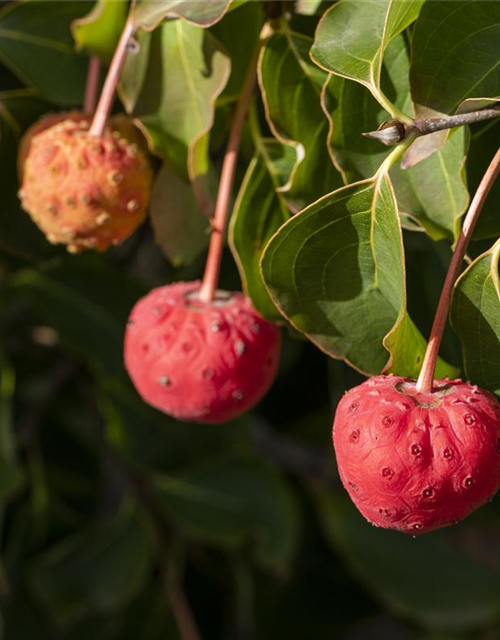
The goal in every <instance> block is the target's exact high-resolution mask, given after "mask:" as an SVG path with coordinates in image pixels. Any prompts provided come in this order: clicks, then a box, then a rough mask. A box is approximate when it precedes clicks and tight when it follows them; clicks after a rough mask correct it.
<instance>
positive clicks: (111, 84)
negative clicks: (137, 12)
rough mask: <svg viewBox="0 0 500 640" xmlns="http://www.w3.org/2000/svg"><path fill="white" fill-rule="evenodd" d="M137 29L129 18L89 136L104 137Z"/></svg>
mask: <svg viewBox="0 0 500 640" xmlns="http://www.w3.org/2000/svg"><path fill="white" fill-rule="evenodd" d="M135 29H136V27H135V25H134V22H133V20H132V17H129V18H128V20H127V22H126V23H125V27H124V29H123V32H122V35H121V37H120V40H119V42H118V45H117V47H116V51H115V54H114V56H113V59H112V60H111V64H110V66H109V71H108V75H107V76H106V80H105V82H104V86H103V88H102V92H101V97H100V98H99V103H98V105H97V109H96V111H95V114H94V119H93V120H92V124H91V125H90V129H89V134H90V135H91V136H97V137H99V136H102V132H103V131H104V127H105V126H106V121H107V119H108V116H109V113H110V111H111V107H112V104H113V98H114V96H115V90H116V85H117V84H118V80H119V78H120V73H121V71H122V69H123V65H124V64H125V58H126V57H127V45H128V43H129V41H130V38H131V37H132V36H133V34H134V31H135Z"/></svg>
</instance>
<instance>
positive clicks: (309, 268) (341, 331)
mask: <svg viewBox="0 0 500 640" xmlns="http://www.w3.org/2000/svg"><path fill="white" fill-rule="evenodd" d="M262 272H263V276H264V281H265V283H266V286H267V287H268V290H269V292H270V294H271V297H272V299H273V301H274V302H275V303H276V305H277V307H278V308H279V309H280V311H281V312H282V313H283V315H284V316H285V317H286V318H288V319H289V320H290V322H291V323H292V325H293V326H294V327H295V328H296V329H298V330H299V331H301V332H303V333H305V334H306V335H307V336H308V338H309V339H310V340H311V341H312V342H314V344H316V345H317V346H318V347H319V348H320V349H322V350H323V351H325V352H326V353H328V354H329V355H331V356H333V357H335V358H341V359H344V360H345V361H346V362H348V363H349V364H351V365H352V366H354V367H355V368H356V369H359V370H360V371H362V372H365V373H367V374H375V373H380V372H381V371H382V370H383V369H384V368H385V367H386V366H388V365H389V366H390V367H391V370H392V371H394V372H397V373H399V374H406V373H408V364H409V359H408V358H407V357H406V355H405V354H404V353H402V350H401V349H399V348H398V344H397V337H398V336H399V335H401V334H399V331H397V330H399V328H400V327H401V326H404V327H407V323H408V322H411V321H410V320H409V319H406V291H405V271H404V255H403V246H402V239H401V229H400V226H399V219H398V213H397V207H396V201H395V198H394V192H393V189H392V185H391V183H390V180H389V178H388V177H387V176H386V175H385V174H381V175H380V177H379V178H378V179H377V178H373V179H370V180H365V181H363V182H358V183H356V184H353V185H350V186H348V187H344V188H342V189H339V190H337V191H334V192H333V193H331V194H329V195H327V196H325V197H324V198H322V199H321V200H318V202H315V203H314V204H312V205H311V206H310V207H308V208H307V209H305V210H304V211H302V212H301V213H299V214H297V215H296V216H294V217H293V218H292V219H291V220H289V221H288V222H287V223H285V224H284V225H283V226H282V227H281V228H280V230H279V231H278V232H277V233H276V235H275V236H274V237H273V238H272V240H271V241H270V243H269V244H268V246H267V248H266V250H265V252H264V256H263V259H262ZM393 331H396V333H395V334H394V335H393V336H392V339H388V340H387V343H386V344H384V340H385V339H386V336H387V337H388V338H390V336H388V334H390V333H392V332H393ZM409 335H413V336H419V333H418V331H417V330H416V328H413V327H412V330H411V332H409V331H407V330H406V329H405V331H404V337H405V338H406V337H408V336H409ZM424 346H425V343H424V341H421V339H419V340H418V341H415V343H414V344H412V345H411V347H410V346H409V345H407V346H405V349H404V350H405V351H406V350H407V349H411V351H412V355H413V354H414V353H415V354H416V353H417V351H420V356H422V355H423V347H424ZM388 348H391V350H392V358H391V359H389V353H388V351H387V349H388ZM412 360H413V361H415V360H416V355H414V357H413V358H412ZM412 373H413V374H414V373H415V369H412ZM417 373H418V370H417Z"/></svg>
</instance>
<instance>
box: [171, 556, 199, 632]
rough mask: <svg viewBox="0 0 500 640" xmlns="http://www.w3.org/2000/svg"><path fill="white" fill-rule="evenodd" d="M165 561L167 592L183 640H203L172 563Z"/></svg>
mask: <svg viewBox="0 0 500 640" xmlns="http://www.w3.org/2000/svg"><path fill="white" fill-rule="evenodd" d="M165 561H166V567H165V570H164V584H165V592H166V594H167V596H168V600H169V602H170V606H171V607H172V613H173V614H174V618H175V622H176V623H177V628H178V630H179V633H180V636H181V638H182V640H202V638H201V635H200V632H199V630H198V626H197V624H196V621H195V619H194V616H193V612H192V611H191V607H190V606H189V602H188V600H187V598H186V594H185V593H184V589H183V588H182V584H181V582H180V581H179V580H178V577H177V575H176V574H175V571H174V570H173V569H172V567H171V562H170V561H169V560H168V559H167V558H166V559H165Z"/></svg>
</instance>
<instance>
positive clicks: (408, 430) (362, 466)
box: [333, 375, 500, 535]
mask: <svg viewBox="0 0 500 640" xmlns="http://www.w3.org/2000/svg"><path fill="white" fill-rule="evenodd" d="M333 442H334V446H335V451H336V455H337V463H338V468H339V473H340V477H341V479H342V482H343V483H344V486H345V488H346V489H347V491H348V493H349V495H350V496H351V498H352V500H353V502H354V504H355V505H356V506H357V507H358V509H359V510H360V511H361V513H362V514H363V515H364V516H365V518H367V520H368V521H369V522H371V523H372V524H374V525H376V526H380V527H385V528H388V529H396V530H398V531H402V532H405V533H410V534H412V535H416V534H420V533H426V532H428V531H432V530H434V529H438V528H440V527H445V526H447V525H450V524H454V523H456V522H458V521H459V520H462V519H463V518H465V517H466V516H467V515H469V514H470V513H471V512H472V511H474V510H475V509H477V507H479V506H481V505H483V504H485V503H486V502H488V501H490V500H491V499H492V498H493V496H494V495H495V493H496V492H497V491H498V489H499V487H500V405H499V403H498V402H497V400H496V399H495V398H494V397H493V395H492V394H490V393H489V392H487V391H483V390H482V389H479V388H478V387H476V386H473V385H471V384H469V383H467V382H462V381H461V380H448V379H447V378H445V379H444V380H438V381H435V382H434V388H433V392H432V393H429V394H422V393H419V392H417V390H416V387H415V381H413V380H410V379H409V378H401V377H396V376H392V375H391V376H375V377H373V378H370V379H369V380H367V381H366V382H364V383H363V384H361V385H359V386H358V387H355V388H354V389H351V390H350V391H349V392H348V393H347V394H346V395H345V396H344V397H343V398H342V400H341V401H340V403H339V405H338V408H337V413H336V416H335V422H334V425H333Z"/></svg>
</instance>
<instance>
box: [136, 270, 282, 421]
mask: <svg viewBox="0 0 500 640" xmlns="http://www.w3.org/2000/svg"><path fill="white" fill-rule="evenodd" d="M199 287H200V283H199V282H178V283H175V284H171V285H167V286H163V287H159V288H157V289H154V290H153V291H151V292H150V293H149V294H148V295H146V296H145V297H144V298H142V299H141V300H139V302H137V304H136V305H135V307H134V308H133V310H132V312H131V314H130V318H129V320H128V323H127V329H126V333H125V347H124V360H125V366H126V368H127V370H128V373H129V375H130V377H131V379H132V381H133V383H134V385H135V387H136V389H137V391H138V392H139V394H140V395H141V396H142V398H143V399H144V400H145V401H146V402H147V403H148V404H150V405H152V406H153V407H156V408H157V409H160V410H161V411H163V412H165V413H167V414H169V415H171V416H174V417H176V418H178V419H181V420H186V421H192V422H205V423H221V422H225V421H227V420H230V419H232V418H235V417H236V416H238V415H240V414H241V413H243V412H245V411H247V410H248V409H249V408H251V407H252V406H254V405H255V404H256V403H257V402H258V401H259V400H260V399H261V398H262V396H263V395H264V394H265V393H266V391H267V390H268V389H269V387H270V386H271V384H272V383H273V380H274V378H275V376H276V371H277V368H278V363H279V352H280V344H281V335H280V331H279V329H278V328H277V327H276V326H275V325H273V324H272V323H270V322H268V321H267V320H265V319H264V318H263V317H262V316H261V315H260V314H259V313H258V312H257V311H256V310H255V309H254V307H253V306H252V303H251V302H250V300H249V298H247V297H246V296H245V295H243V294H241V293H234V292H231V293H230V292H225V291H217V292H216V295H215V297H214V300H213V301H212V302H208V303H207V302H203V301H201V300H200V299H199V298H198V290H199Z"/></svg>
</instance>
